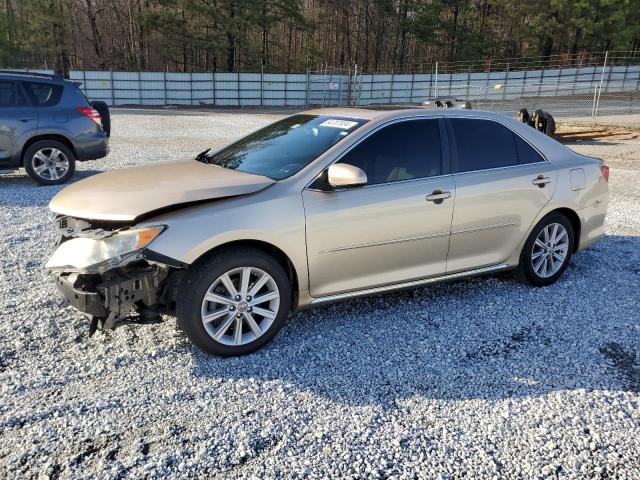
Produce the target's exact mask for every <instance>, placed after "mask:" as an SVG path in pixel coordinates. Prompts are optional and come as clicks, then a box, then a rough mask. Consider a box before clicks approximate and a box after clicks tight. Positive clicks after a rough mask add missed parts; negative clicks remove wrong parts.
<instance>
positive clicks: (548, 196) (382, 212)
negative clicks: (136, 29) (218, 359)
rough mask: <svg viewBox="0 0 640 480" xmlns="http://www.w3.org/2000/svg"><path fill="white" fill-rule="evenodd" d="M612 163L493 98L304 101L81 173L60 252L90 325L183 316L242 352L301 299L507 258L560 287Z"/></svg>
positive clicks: (593, 235)
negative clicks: (321, 105)
mask: <svg viewBox="0 0 640 480" xmlns="http://www.w3.org/2000/svg"><path fill="white" fill-rule="evenodd" d="M608 175H609V170H608V167H607V166H606V165H603V163H602V161H601V160H598V159H594V158H589V157H585V156H582V155H578V154H576V153H574V152H573V151H571V150H569V149H568V148H566V147H565V146H563V145H561V144H560V143H558V142H556V141H555V140H553V139H552V138H550V137H548V136H546V135H544V134H542V133H540V132H538V131H536V130H535V129H532V128H530V127H528V126H526V125H524V124H522V123H519V122H517V121H516V120H515V119H511V118H508V117H506V116H503V115H500V114H496V113H491V112H483V111H475V110H453V109H450V110H440V109H438V110H427V109H420V108H418V109H407V110H396V111H373V110H364V109H332V110H316V111H308V112H305V113H302V114H297V115H293V116H291V117H288V118H285V119H284V120H281V121H279V122H276V123H274V124H272V125H269V126H267V127H265V128H263V129H261V130H258V131H257V132H255V133H252V134H250V135H249V136H247V137H245V138H243V139H241V140H239V141H237V142H235V143H233V144H231V145H229V146H227V147H225V148H222V149H220V150H218V151H209V150H206V151H204V152H202V153H201V154H200V155H198V157H197V158H196V159H194V160H186V161H180V162H170V163H159V164H155V165H151V166H144V167H135V168H130V169H126V170H117V171H111V172H107V173H103V174H100V175H97V176H94V177H91V178H88V179H85V180H82V181H80V182H77V183H75V184H73V185H71V186H70V187H68V188H66V189H65V190H63V191H62V192H60V193H59V194H58V195H56V196H55V197H54V199H53V200H52V201H51V205H50V208H51V210H52V211H53V212H54V213H55V214H56V218H57V222H58V228H59V229H60V233H61V235H60V239H61V240H60V243H59V245H58V247H57V249H56V251H55V252H54V253H53V255H52V256H51V258H50V260H49V262H48V264H47V267H48V269H49V271H50V272H51V273H52V274H53V277H54V279H55V282H56V284H57V286H58V288H59V289H60V291H61V292H62V294H63V295H64V296H65V297H66V298H67V299H68V300H69V302H70V303H71V304H72V305H74V306H75V307H76V308H78V309H79V310H81V311H82V312H84V313H85V314H87V315H88V316H89V317H90V319H91V328H92V330H95V329H110V328H115V327H116V326H118V325H119V324H122V323H125V322H131V321H140V322H147V321H154V320H156V319H159V318H160V315H161V314H171V315H176V316H177V319H178V324H179V325H180V327H181V328H182V329H183V330H184V332H185V333H186V334H187V336H188V337H189V338H190V339H191V340H192V341H193V343H195V344H196V345H198V346H199V347H200V348H202V349H203V350H205V351H207V352H210V353H213V354H218V355H242V354H246V353H250V352H252V351H254V350H256V349H258V348H260V347H262V346H263V345H265V344H266V343H267V342H269V341H270V340H271V339H272V338H273V337H274V336H275V335H276V333H277V332H278V330H279V329H280V328H281V327H282V325H283V324H284V322H285V320H286V318H287V315H288V314H289V312H290V311H291V310H295V309H297V308H303V307H308V306H311V305H315V304H320V303H325V302H331V301H337V300H341V299H345V298H351V297H355V296H360V295H370V294H375V293H379V292H386V291H390V290H395V289H401V288H411V287H415V286H418V285H424V284H428V283H434V282H441V281H445V280H450V279H454V278H461V277H467V276H471V275H478V274H483V273H489V272H496V271H501V270H509V269H512V270H515V272H516V274H517V277H519V278H520V279H521V280H523V281H525V282H528V283H529V284H531V285H534V286H545V285H549V284H551V283H553V282H555V281H556V280H557V279H558V278H559V277H560V276H561V275H562V273H563V271H564V270H565V268H566V267H567V264H568V262H569V260H570V258H571V255H572V254H573V253H575V252H577V251H578V250H580V249H583V248H586V247H587V246H589V245H590V244H591V243H592V242H594V241H596V240H598V239H599V238H600V237H601V236H602V235H603V223H604V218H605V214H606V210H607V198H608V186H607V182H608Z"/></svg>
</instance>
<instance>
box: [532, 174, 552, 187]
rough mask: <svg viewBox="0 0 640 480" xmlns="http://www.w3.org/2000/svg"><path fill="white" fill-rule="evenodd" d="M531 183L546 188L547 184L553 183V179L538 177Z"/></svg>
mask: <svg viewBox="0 0 640 480" xmlns="http://www.w3.org/2000/svg"><path fill="white" fill-rule="evenodd" d="M531 183H533V184H534V185H537V186H539V187H540V188H544V186H545V185H546V184H547V183H551V178H550V177H545V176H544V175H538V176H537V177H536V178H534V179H533V181H532V182H531Z"/></svg>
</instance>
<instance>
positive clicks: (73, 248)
mask: <svg viewBox="0 0 640 480" xmlns="http://www.w3.org/2000/svg"><path fill="white" fill-rule="evenodd" d="M164 228H165V227H164V226H157V227H147V228H138V229H133V230H124V231H122V232H118V233H116V234H115V235H112V236H110V237H107V238H104V239H101V240H97V239H93V238H82V237H80V238H73V239H71V240H67V241H66V242H64V243H62V244H61V245H60V246H59V247H58V248H57V249H56V251H55V252H53V255H51V258H49V261H48V262H47V265H46V268H48V269H50V270H58V269H63V268H64V269H74V270H84V269H87V268H88V267H91V266H93V265H96V264H99V263H102V262H105V261H107V260H109V261H110V262H109V263H110V264H111V263H113V265H114V266H115V265H117V264H118V263H120V262H121V261H122V260H123V259H124V258H126V257H128V256H130V255H131V254H132V253H134V252H136V251H138V250H140V249H142V248H144V247H146V246H147V245H149V244H150V243H151V242H152V241H153V240H154V239H155V238H156V237H157V236H158V235H160V233H162V231H163V230H164Z"/></svg>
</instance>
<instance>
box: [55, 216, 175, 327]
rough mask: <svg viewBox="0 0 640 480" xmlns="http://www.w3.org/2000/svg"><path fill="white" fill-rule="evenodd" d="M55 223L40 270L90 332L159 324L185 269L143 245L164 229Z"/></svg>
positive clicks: (72, 221) (69, 220) (172, 303)
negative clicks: (57, 235) (53, 246)
mask: <svg viewBox="0 0 640 480" xmlns="http://www.w3.org/2000/svg"><path fill="white" fill-rule="evenodd" d="M56 220H57V222H58V228H59V231H60V238H59V241H58V242H57V245H56V249H55V250H54V252H53V253H52V255H51V257H50V258H49V261H48V262H47V265H46V268H47V270H48V271H49V273H50V274H51V275H52V276H53V278H54V281H55V283H56V286H57V287H58V290H59V291H60V293H61V294H62V296H63V297H64V298H65V299H66V300H67V301H68V302H69V304H71V305H72V306H73V307H75V308H76V309H78V310H80V311H81V312H83V313H85V314H86V315H87V316H89V318H90V319H91V333H93V332H94V331H95V330H96V329H102V330H110V329H113V328H115V327H117V326H118V325H122V324H125V323H150V322H156V321H160V315H161V314H162V313H172V312H173V310H175V291H176V289H177V281H178V280H179V279H180V278H181V276H182V274H183V272H184V271H185V269H186V268H187V265H186V264H184V263H182V262H180V261H178V260H175V259H172V258H169V257H166V256H164V255H162V254H159V253H158V252H155V251H153V250H151V249H149V248H148V247H147V245H148V244H149V243H151V242H152V241H153V239H154V238H156V237H157V236H158V235H160V234H161V233H162V232H163V231H164V230H165V229H166V226H162V225H160V226H151V227H130V226H126V225H125V226H121V227H119V228H113V226H107V228H102V227H103V226H102V225H95V224H94V225H92V224H90V223H89V222H88V221H85V220H79V219H73V218H70V217H59V218H57V219H56ZM108 227H111V228H108Z"/></svg>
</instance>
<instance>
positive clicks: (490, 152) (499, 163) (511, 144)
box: [451, 118, 518, 172]
mask: <svg viewBox="0 0 640 480" xmlns="http://www.w3.org/2000/svg"><path fill="white" fill-rule="evenodd" d="M451 126H452V127H453V133H454V136H455V142H456V148H457V152H458V155H457V159H456V160H457V161H456V163H457V165H455V171H456V172H470V171H475V170H486V169H489V168H499V167H508V166H511V165H517V164H518V152H517V150H516V142H515V139H514V138H513V133H512V132H511V130H509V129H508V128H506V127H505V126H503V125H500V124H499V123H498V122H493V121H491V120H483V119H476V118H473V119H471V118H454V119H451Z"/></svg>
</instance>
